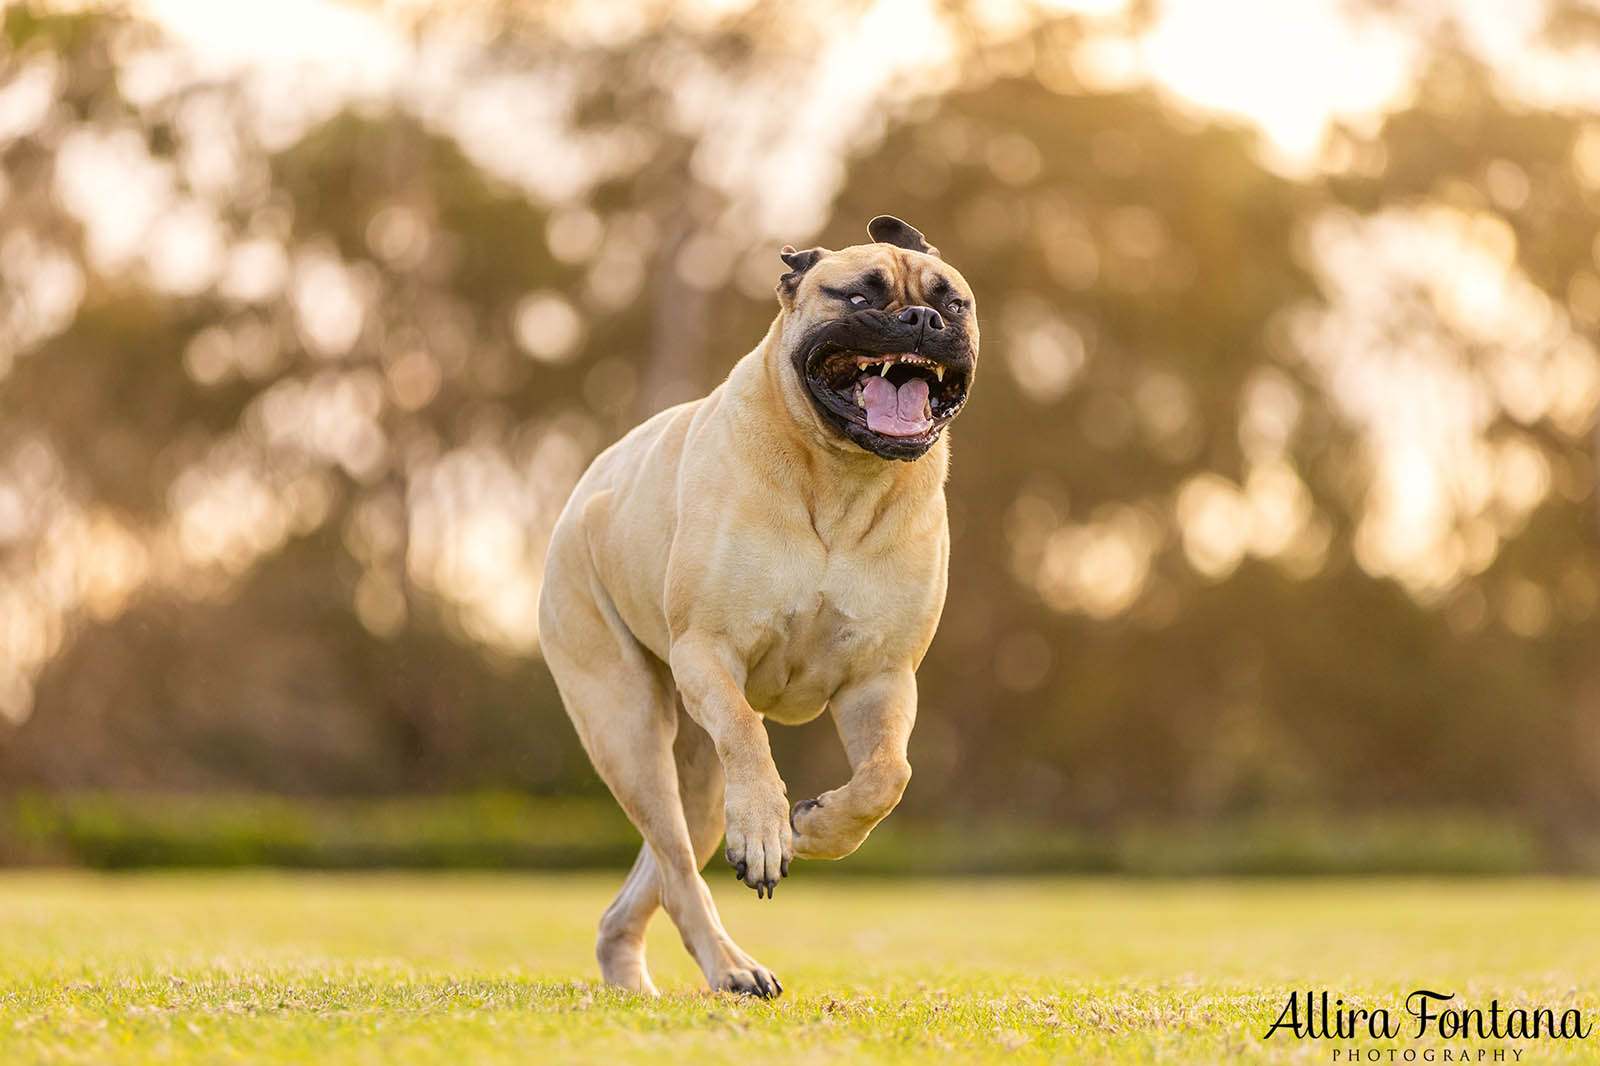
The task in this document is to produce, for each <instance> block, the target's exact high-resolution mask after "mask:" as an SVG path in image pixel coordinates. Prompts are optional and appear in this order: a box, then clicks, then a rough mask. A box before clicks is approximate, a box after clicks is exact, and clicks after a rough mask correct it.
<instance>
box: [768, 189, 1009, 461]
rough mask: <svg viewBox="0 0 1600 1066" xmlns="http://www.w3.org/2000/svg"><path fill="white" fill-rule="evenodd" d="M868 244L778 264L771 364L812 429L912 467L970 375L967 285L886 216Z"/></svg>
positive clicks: (971, 322)
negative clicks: (799, 395) (775, 346)
mask: <svg viewBox="0 0 1600 1066" xmlns="http://www.w3.org/2000/svg"><path fill="white" fill-rule="evenodd" d="M867 234H868V235H869V236H870V237H871V238H872V240H873V243H872V244H857V245H852V246H851V247H849V248H844V249H841V250H839V251H837V252H833V251H829V250H828V249H826V248H811V249H808V250H806V251H803V252H797V251H795V250H794V249H793V248H789V247H787V246H786V247H785V248H784V249H783V252H782V253H781V254H782V256H783V261H784V263H786V264H787V265H788V267H789V273H787V274H785V275H784V276H783V277H782V278H781V279H780V280H779V282H778V300H779V302H780V303H781V304H782V305H783V309H784V314H783V329H782V333H781V336H780V338H779V346H780V350H779V358H781V359H783V360H785V361H786V362H787V363H788V364H789V366H790V367H792V369H793V371H794V374H793V375H792V377H791V378H790V380H791V381H794V382H797V383H798V387H799V388H800V389H802V390H803V391H804V393H805V395H806V397H807V400H808V401H809V407H810V409H811V411H812V412H814V414H815V416H816V419H817V421H818V422H819V423H820V426H821V427H822V428H823V429H824V430H825V431H826V432H830V433H832V434H834V435H836V436H837V437H842V438H843V439H844V440H848V441H850V442H851V443H853V444H855V445H857V446H858V447H860V448H863V449H865V450H866V451H868V452H871V453H872V454H873V455H877V456H879V457H881V458H884V459H903V460H906V461H910V460H913V459H918V458H920V457H921V456H922V455H923V454H925V453H926V452H927V451H928V449H929V448H932V447H933V445H934V444H935V443H936V442H937V441H938V439H939V435H940V434H941V433H943V432H944V427H945V426H947V425H949V424H950V420H951V419H953V418H955V416H956V415H957V414H958V413H959V412H960V411H961V408H962V405H964V404H965V403H966V402H967V393H968V390H970V389H971V388H972V379H973V375H974V374H975V373H976V372H977V368H978V310H977V305H976V303H975V302H974V301H973V298H972V290H971V289H970V288H968V286H967V282H966V279H965V278H963V277H962V276H961V274H960V273H959V272H958V271H957V270H956V269H955V268H954V267H952V266H950V265H949V264H948V263H946V262H945V261H944V260H943V259H941V258H940V257H939V250H938V249H937V248H935V247H933V246H932V245H931V244H929V243H928V242H927V241H926V240H925V239H924V238H923V236H922V234H921V233H919V232H918V231H917V230H916V229H914V228H913V227H911V226H908V225H906V223H904V222H901V221H900V220H899V219H897V218H893V217H891V216H889V215H879V216H878V217H877V218H875V219H873V220H872V221H871V222H870V223H869V224H868V225H867Z"/></svg>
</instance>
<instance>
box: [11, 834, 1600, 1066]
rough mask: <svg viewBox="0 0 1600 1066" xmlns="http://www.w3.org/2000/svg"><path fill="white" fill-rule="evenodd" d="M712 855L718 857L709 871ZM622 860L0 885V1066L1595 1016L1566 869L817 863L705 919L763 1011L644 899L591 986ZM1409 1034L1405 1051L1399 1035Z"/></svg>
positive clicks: (32, 877) (648, 1053) (1585, 949)
mask: <svg viewBox="0 0 1600 1066" xmlns="http://www.w3.org/2000/svg"><path fill="white" fill-rule="evenodd" d="M718 872H720V871H718ZM618 879H619V875H604V876H592V875H550V876H540V875H460V874H450V875H405V876H398V875H340V876H326V875H315V874H272V873H227V874H216V873H211V874H204V873H194V874H162V875H124V876H107V875H89V874H63V873H9V874H4V875H0V1063H5V1064H6V1066H12V1064H21V1063H36V1062H37V1063H84V1064H91V1063H92V1064H96V1066H99V1064H112V1063H184V1062H193V1063H235V1062H238V1063H243V1062H259V1063H274V1064H276V1063H296V1064H299V1063H313V1062H332V1063H372V1064H405V1063H430V1064H431V1063H518V1064H543V1063H557V1062H574V1063H587V1062H596V1063H621V1062H648V1063H659V1062H694V1063H711V1062H739V1063H745V1064H748V1063H754V1062H767V1063H773V1064H778V1063H785V1064H786V1063H795V1062H817V1063H823V1062H842V1063H874V1062H905V1063H913V1062H926V1061H950V1062H973V1061H977V1062H1001V1061H1004V1062H1008V1063H1009V1062H1055V1063H1065V1062H1072V1063H1080V1062H1119V1063H1120V1062H1130V1063H1131V1062H1184V1063H1191V1062H1192V1063H1215V1062H1223V1061H1259V1062H1333V1061H1338V1062H1344V1061H1347V1059H1345V1058H1344V1057H1341V1058H1339V1059H1338V1060H1335V1059H1334V1058H1333V1053H1334V1051H1335V1050H1343V1049H1348V1048H1351V1047H1358V1048H1360V1049H1361V1050H1362V1051H1364V1052H1365V1051H1369V1050H1376V1051H1378V1052H1379V1054H1380V1056H1381V1061H1385V1062H1387V1061H1390V1059H1389V1057H1388V1052H1387V1049H1390V1048H1393V1049H1395V1051H1396V1058H1395V1059H1394V1061H1399V1062H1403V1061H1407V1060H1406V1059H1405V1058H1404V1055H1405V1053H1406V1051H1407V1050H1410V1051H1414V1052H1416V1057H1415V1059H1414V1060H1412V1061H1419V1062H1420V1061H1444V1060H1443V1058H1442V1053H1443V1051H1445V1050H1451V1051H1452V1052H1453V1055H1452V1060H1451V1061H1459V1058H1458V1056H1460V1055H1461V1054H1462V1053H1463V1052H1466V1053H1468V1054H1470V1055H1472V1056H1476V1055H1477V1053H1478V1052H1479V1051H1480V1050H1481V1051H1483V1052H1485V1053H1486V1054H1485V1056H1484V1057H1483V1058H1481V1059H1480V1058H1477V1057H1473V1058H1469V1059H1468V1060H1467V1061H1494V1060H1493V1059H1492V1057H1490V1056H1492V1054H1493V1050H1494V1049H1496V1048H1501V1049H1505V1050H1506V1055H1505V1058H1504V1061H1507V1062H1512V1061H1517V1060H1516V1059H1514V1058H1513V1056H1512V1054H1511V1051H1513V1050H1516V1051H1521V1052H1522V1057H1521V1060H1520V1061H1522V1062H1537V1063H1547V1062H1567V1061H1594V1060H1595V1059H1596V1058H1597V1057H1600V1055H1597V1054H1596V1053H1597V1052H1600V1034H1597V1035H1596V1036H1594V1037H1591V1038H1590V1039H1589V1040H1586V1041H1576V1042H1574V1041H1559V1040H1535V1041H1507V1040H1498V1041H1496V1040H1477V1039H1474V1040H1471V1041H1460V1040H1457V1041H1442V1040H1440V1039H1438V1038H1437V1037H1435V1038H1431V1039H1424V1040H1415V1039H1412V1038H1411V1031H1410V1028H1409V1026H1408V1027H1407V1030H1406V1033H1405V1035H1403V1036H1401V1037H1399V1038H1397V1039H1395V1040H1374V1039H1372V1038H1370V1037H1363V1038H1362V1039H1360V1040H1358V1041H1350V1040H1329V1041H1318V1040H1310V1039H1308V1040H1295V1039H1290V1038H1286V1037H1284V1036H1283V1035H1281V1034H1280V1035H1279V1036H1278V1037H1275V1038H1274V1039H1273V1040H1271V1041H1264V1040H1263V1039H1262V1034H1263V1033H1264V1032H1265V1031H1266V1030H1267V1028H1268V1027H1269V1025H1270V1024H1271V1022H1272V1020H1273V1019H1274V1018H1275V1017H1276V1016H1277V1015H1278V1012H1279V1011H1280V1010H1281V1008H1282V1006H1283V1003H1284V1000H1285V999H1286V997H1287V996H1288V995H1289V993H1290V992H1291V991H1292V990H1296V989H1307V988H1311V989H1316V990H1320V989H1322V988H1328V989H1329V990H1330V991H1331V992H1332V993H1333V994H1334V995H1335V996H1340V995H1342V996H1343V997H1344V998H1345V999H1346V1001H1347V1002H1351V1003H1354V1002H1359V1003H1362V1004H1364V1005H1367V1006H1379V1005H1390V1006H1392V1007H1394V1008H1396V1011H1397V1013H1398V1011H1399V1009H1400V1007H1401V1001H1402V1000H1403V997H1404V996H1405V994H1406V993H1407V992H1409V991H1411V990H1412V989H1414V988H1419V987H1426V988H1431V989H1436V990H1441V991H1447V992H1455V993H1457V1002H1461V1001H1463V1000H1464V1001H1466V1002H1467V1003H1469V1004H1471V1005H1474V1006H1480V1007H1484V1008H1487V1006H1488V1003H1489V1000H1490V999H1495V998H1498V1000H1499V1001H1500V1003H1501V1004H1502V1006H1503V1007H1504V1006H1510V1005H1513V1004H1520V1005H1524V1006H1526V1005H1540V1006H1549V1007H1553V1008H1555V1009H1556V1010H1557V1012H1558V1014H1559V1012H1560V1011H1561V1010H1563V1009H1566V1008H1568V1007H1572V1006H1578V1007H1581V1008H1582V1009H1583V1010H1584V1011H1585V1015H1586V1018H1588V1019H1590V1020H1600V983H1597V981H1596V977H1597V975H1600V886H1597V885H1595V884H1594V883H1593V882H1586V881H1549V880H1544V881H1540V880H1475V881H1474V880H1466V881H1435V882H1426V881H1392V880H1357V881H1328V880H1306V881H1270V882H1269V881H1226V882H1222V881H1211V882H1194V881H1114V880H1088V879H1056V880H1050V879H1030V880H968V881H949V880H945V881H911V880H906V881H900V880H866V881H861V880H849V879H844V878H837V877H835V878H818V879H813V880H812V881H811V882H810V883H807V878H806V876H805V868H804V867H803V866H802V867H800V868H799V869H798V871H797V875H796V876H795V877H792V878H791V879H790V880H789V881H788V882H786V883H785V884H784V886H783V888H784V891H782V892H780V893H779V895H781V896H783V897H784V898H783V899H780V900H773V901H771V902H758V901H757V900H756V899H755V897H754V896H753V895H752V894H751V893H749V892H748V891H747V890H742V889H739V890H736V886H735V885H734V883H733V880H732V878H731V877H727V878H723V877H715V878H713V879H712V882H713V888H714V890H715V892H716V895H717V897H718V902H719V904H720V905H721V906H722V908H723V918H724V920H725V922H726V924H727V925H728V927H729V929H730V931H731V932H732V933H733V935H734V936H735V938H736V939H738V940H739V941H740V943H741V944H742V945H743V946H744V947H745V948H747V949H748V950H750V951H751V952H752V953H753V954H755V955H756V956H757V957H758V958H760V959H761V960H762V961H764V962H766V963H767V964H768V965H770V966H771V967H773V969H775V970H776V971H777V972H778V974H779V976H780V977H781V978H782V979H783V982H784V985H785V987H786V988H787V989H788V992H787V994H786V995H785V996H784V997H783V998H782V999H780V1000H778V1001H776V1002H770V1003H769V1002H757V1001H748V1000H739V999H734V998H731V997H726V996H712V995H710V994H707V993H704V992H702V991H701V990H700V985H699V980H698V977H699V975H698V972H697V971H695V970H694V969H693V968H692V966H691V964H690V963H689V961H688V959H687V956H685V954H684V952H683V950H682V948H681V947H680V946H679V945H678V943H677V938H676V936H675V935H674V933H673V932H672V931H671V928H670V926H669V925H668V924H667V923H666V921H665V920H664V919H663V918H660V917H658V918H657V923H656V925H655V926H654V927H653V928H652V941H651V962H652V968H653V970H654V972H655V975H656V979H657V982H658V983H659V984H661V986H662V988H663V990H664V993H665V994H664V995H663V997H662V998H660V999H658V1000H654V1001H648V1000H642V999H639V998H636V997H632V996H628V995H622V994H617V993H613V992H610V991H608V990H606V989H604V988H602V987H600V986H599V985H598V984H597V983H596V982H595V976H594V968H593V963H592V959H591V943H592V936H593V929H594V920H595V918H596V916H597V914H598V912H599V911H600V909H601V908H602V907H603V906H604V904H605V902H606V900H607V899H608V898H609V896H610V893H611V891H612V889H613V888H614V887H615V884H616V883H617V881H618ZM1430 1050H1431V1052H1432V1055H1433V1058H1432V1059H1431V1060H1430V1059H1428V1058H1425V1057H1424V1052H1425V1051H1430Z"/></svg>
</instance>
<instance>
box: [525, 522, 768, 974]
mask: <svg viewBox="0 0 1600 1066" xmlns="http://www.w3.org/2000/svg"><path fill="white" fill-rule="evenodd" d="M559 548H560V545H559V543H558V544H557V545H554V546H552V551H551V560H550V562H549V563H547V567H546V582H547V584H546V592H547V594H546V595H545V596H543V597H542V598H541V601H540V613H539V625H540V644H541V646H542V648H543V651H544V657H545V661H546V663H547V664H548V665H549V667H550V672H551V674H552V675H554V677H555V680H556V686H557V688H558V689H560V692H561V699H562V702H563V703H565V704H566V708H567V713H568V714H569V715H570V716H571V718H572V721H573V724H574V725H575V726H576V727H577V730H578V736H579V738H580V739H581V740H582V741H583V746H584V749H585V750H586V751H587V752H588V753H589V758H590V760H591V761H592V762H593V763H594V767H595V770H596V771H597V772H598V773H599V774H600V777H601V779H602V780H603V781H605V783H606V784H607V785H608V786H609V787H610V789H611V793H612V795H614V796H616V798H617V802H618V803H619V804H621V806H622V809H623V811H625V812H626V813H627V815H628V817H629V818H630V819H631V820H632V821H633V824H634V825H635V826H636V827H637V828H638V830H639V833H640V835H641V836H643V837H644V840H645V845H646V850H645V852H642V853H641V854H640V857H639V860H638V861H637V862H635V863H634V867H633V871H632V872H631V873H630V874H629V875H628V879H627V881H626V882H625V883H624V885H623V890H622V892H621V893H620V894H619V895H618V896H617V899H616V900H615V901H614V902H613V903H612V905H611V907H610V908H608V909H607V911H606V916H605V918H604V919H603V920H602V922H601V928H600V938H599V941H598V942H597V951H596V954H597V955H598V956H599V961H600V966H601V973H602V975H603V976H604V977H605V979H606V981H607V982H609V983H612V984H616V985H620V986H623V987H627V988H633V989H636V990H638V991H642V992H649V991H651V990H652V989H653V986H652V984H651V983H650V980H649V974H648V972H647V971H646V969H645V964H644V928H645V925H646V924H647V923H648V921H649V919H650V915H651V913H652V912H653V911H654V909H655V906H656V905H657V903H658V902H659V904H660V905H662V906H664V907H665V908H666V911H667V913H668V915H669V916H671V918H672V921H673V924H674V925H676V926H677V927H678V932H679V934H680V936H682V938H683V943H684V946H685V947H686V948H688V950H689V953H690V954H691V955H693V956H694V958H695V961H696V962H697V963H699V965H700V968H701V970H702V971H704V973H705V975H706V979H707V981H708V982H709V983H710V984H711V986H712V987H713V988H721V989H726V990H728V991H733V992H748V993H753V994H755V995H761V996H772V995H776V994H778V992H780V991H781V986H780V985H779V984H778V981H777V978H776V977H774V976H773V975H772V972H771V971H770V970H768V969H766V968H765V967H763V966H761V965H760V964H759V963H757V962H756V961H755V960H754V959H752V958H751V957H750V956H749V955H747V954H745V953H744V952H743V951H741V950H740V949H739V947H738V946H737V945H735V944H734V943H733V941H732V940H731V939H730V938H729V937H728V934H727V932H726V931H725V930H724V929H723V928H722V921H721V919H720V918H718V916H717V911H716V907H715V905H714V904H713V903H712V900H711V890H710V889H709V888H707V887H706V883H705V881H703V880H702V879H701V877H700V872H699V871H700V867H701V866H702V865H704V863H705V861H706V860H707V859H708V858H709V857H710V855H711V854H712V853H713V852H714V851H715V849H716V844H717V841H718V839H720V837H721V835H722V806H721V792H722V769H721V766H720V764H718V762H717V756H716V752H715V751H714V750H713V749H712V746H711V741H710V738H709V737H707V736H705V734H704V732H703V731H700V730H699V727H698V726H694V725H693V723H692V722H691V721H689V720H687V718H685V721H684V725H683V730H682V731H681V732H683V733H686V734H687V735H685V736H683V738H682V743H681V744H678V743H676V742H677V741H678V740H679V736H680V729H679V723H678V719H679V712H678V709H677V706H676V699H675V698H674V693H673V688H672V678H671V674H670V673H669V671H668V670H667V667H666V665H665V664H664V663H662V662H661V661H660V660H658V659H656V658H655V657H654V656H652V655H651V654H650V653H649V652H648V651H647V650H646V649H645V648H644V647H643V646H642V645H640V644H639V642H638V641H637V640H636V639H635V638H634V637H633V635H632V634H631V633H630V632H629V631H628V629H627V627H626V626H625V625H624V624H623V622H622V619H621V618H620V617H619V616H618V615H617V613H616V609H615V608H614V607H613V606H612V605H611V601H610V598H609V596H607V594H606V592H605V590H604V588H602V587H601V586H600V583H599V581H598V580H597V579H596V578H595V576H594V573H593V570H592V569H590V568H589V567H588V566H587V565H586V564H587V559H585V558H584V557H583V556H582V555H581V554H579V553H577V552H573V553H572V554H570V555H569V554H567V553H564V552H559ZM558 553H559V554H558ZM552 578H555V579H556V580H557V581H558V583H559V588H560V592H559V593H555V594H551V589H552V588H553V586H552V585H551V581H552ZM691 727H692V728H693V731H691ZM675 748H676V749H677V750H676V751H675V750H674V749H675ZM680 761H681V763H682V766H683V768H684V774H683V776H682V777H681V778H680V775H679V765H680ZM680 788H681V789H682V790H683V791H682V794H680ZM686 807H687V808H689V811H686V809H685V808H686ZM690 812H692V817H693V823H694V826H693V830H692V831H691V821H690V816H689V815H690ZM652 890H653V891H652Z"/></svg>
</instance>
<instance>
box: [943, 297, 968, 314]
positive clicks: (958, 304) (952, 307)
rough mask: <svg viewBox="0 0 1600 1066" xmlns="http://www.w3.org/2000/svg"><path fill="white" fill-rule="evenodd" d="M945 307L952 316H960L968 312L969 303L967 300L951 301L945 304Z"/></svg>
mask: <svg viewBox="0 0 1600 1066" xmlns="http://www.w3.org/2000/svg"><path fill="white" fill-rule="evenodd" d="M944 306H945V308H946V309H947V310H948V311H949V312H950V313H951V314H952V315H959V314H961V313H962V312H964V311H966V309H967V301H965V300H951V301H950V302H949V303H947V304H945V305H944Z"/></svg>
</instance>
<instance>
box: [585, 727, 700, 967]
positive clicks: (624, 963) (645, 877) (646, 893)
mask: <svg viewBox="0 0 1600 1066" xmlns="http://www.w3.org/2000/svg"><path fill="white" fill-rule="evenodd" d="M673 762H674V764H675V766H676V768H677V771H678V796H679V800H680V802H681V803H682V804H683V814H684V821H685V822H686V823H687V824H688V827H689V840H690V844H691V845H692V847H693V849H694V858H695V863H696V869H699V868H701V867H704V866H705V864H706V863H707V862H708V861H709V860H710V858H711V856H712V855H714V854H715V853H716V850H717V845H718V844H719V843H721V841H722V763H721V761H720V760H718V759H717V753H716V749H715V748H713V747H712V745H711V738H710V737H709V736H708V735H706V731H705V730H703V729H701V728H700V727H699V726H698V725H696V724H695V723H694V721H693V720H692V719H690V718H689V716H688V715H687V714H684V713H682V712H681V711H680V712H679V715H678V734H677V738H676V740H675V742H674V744H673ZM660 905H661V885H660V882H659V880H658V873H657V870H656V861H655V854H654V852H652V851H651V850H650V845H648V844H646V845H644V846H643V847H642V848H640V849H639V857H638V858H637V859H635V860H634V863H633V869H632V870H631V871H630V872H629V873H628V878H627V880H626V881H624V882H623V883H622V891H621V892H619V893H617V898H616V899H614V900H612V901H611V906H609V907H607V908H606V912H605V914H604V915H603V916H602V917H601V919H600V936H599V938H598V939H597V940H596V943H595V955H596V956H597V957H598V959H599V961H600V972H601V974H602V975H603V976H604V977H605V980H606V982H607V983H608V984H613V985H618V986H621V987H623V988H631V989H633V990H634V991H637V992H644V993H646V994H653V993H654V992H655V985H654V984H653V983H652V982H651V980H650V974H649V971H648V970H647V969H646V968H645V952H644V934H645V929H646V928H647V927H648V926H649V924H650V918H651V916H652V915H654V914H655V912H656V908H657V907H659V906H660Z"/></svg>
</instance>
